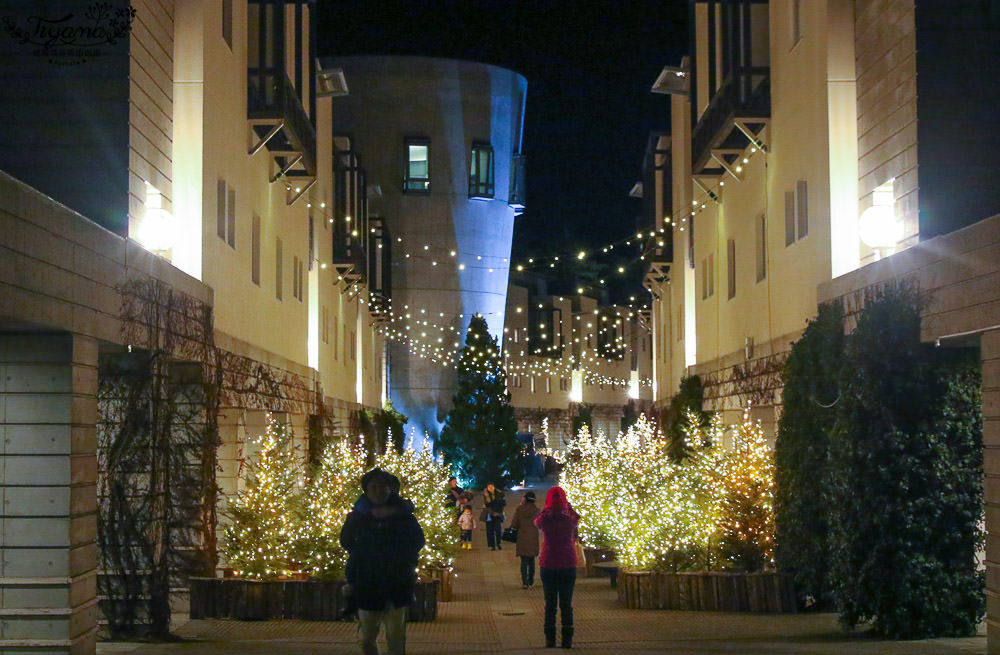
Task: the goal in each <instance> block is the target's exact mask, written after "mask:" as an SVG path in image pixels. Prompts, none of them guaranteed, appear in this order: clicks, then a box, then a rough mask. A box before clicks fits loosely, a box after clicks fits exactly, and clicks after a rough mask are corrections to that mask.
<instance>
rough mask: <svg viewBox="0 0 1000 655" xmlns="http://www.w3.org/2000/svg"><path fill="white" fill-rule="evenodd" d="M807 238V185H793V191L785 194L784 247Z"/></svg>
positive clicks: (801, 182)
mask: <svg viewBox="0 0 1000 655" xmlns="http://www.w3.org/2000/svg"><path fill="white" fill-rule="evenodd" d="M807 236H809V185H808V183H807V182H806V181H805V180H799V181H798V182H796V183H795V190H794V191H788V192H786V193H785V245H786V246H790V245H792V244H793V243H795V242H796V241H798V240H799V239H804V238H806V237H807Z"/></svg>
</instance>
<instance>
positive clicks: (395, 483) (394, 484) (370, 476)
mask: <svg viewBox="0 0 1000 655" xmlns="http://www.w3.org/2000/svg"><path fill="white" fill-rule="evenodd" d="M377 478H380V479H382V480H384V481H385V483H386V485H388V486H389V489H390V490H391V491H394V492H396V493H399V478H397V477H396V476H395V475H393V474H392V473H389V472H388V471H383V470H382V469H380V468H378V467H376V468H373V469H372V470H370V471H368V472H367V473H365V474H364V475H362V476H361V488H362V489H363V490H364V491H368V485H370V484H371V483H372V482H373V481H374V480H375V479H377Z"/></svg>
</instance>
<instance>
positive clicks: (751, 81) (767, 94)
mask: <svg viewBox="0 0 1000 655" xmlns="http://www.w3.org/2000/svg"><path fill="white" fill-rule="evenodd" d="M770 116H771V77H770V68H768V67H766V66H754V67H750V68H746V69H743V70H742V71H741V72H739V73H737V74H736V75H735V76H730V77H729V78H727V79H726V80H725V81H724V82H723V83H722V86H721V87H719V90H718V91H716V93H715V95H714V96H712V100H711V101H710V102H709V103H708V108H707V109H706V110H705V113H704V114H702V116H701V118H700V119H699V120H698V124H697V125H696V126H695V128H694V133H693V134H692V135H691V157H692V161H693V162H694V170H695V172H699V171H701V170H703V169H704V168H705V167H706V164H707V163H708V162H709V160H710V159H711V155H712V149H713V148H718V147H720V146H722V145H723V144H724V143H725V141H726V139H727V138H728V137H729V135H730V134H731V133H732V131H733V128H734V123H733V119H734V118H749V119H754V118H756V119H766V118H770Z"/></svg>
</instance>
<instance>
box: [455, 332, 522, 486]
mask: <svg viewBox="0 0 1000 655" xmlns="http://www.w3.org/2000/svg"><path fill="white" fill-rule="evenodd" d="M506 379H507V375H506V373H505V371H504V369H503V365H502V363H501V360H500V349H499V347H498V346H497V340H496V338H494V337H493V336H492V335H490V333H489V330H488V329H487V326H486V320H485V319H484V318H483V317H482V316H481V315H479V314H477V315H476V316H473V317H472V320H471V321H470V322H469V331H468V334H467V335H466V337H465V347H464V348H463V349H462V354H461V357H460V359H459V363H458V389H457V391H456V393H455V395H454V396H453V397H452V410H451V411H450V412H448V417H447V419H446V420H445V426H444V429H443V430H442V431H441V435H440V436H439V437H438V441H437V444H436V448H437V450H438V451H439V452H441V453H442V454H443V455H444V458H445V460H446V461H447V462H448V463H449V464H452V465H453V466H455V467H456V468H457V469H458V471H459V473H460V474H461V476H462V477H463V478H465V479H466V480H470V481H472V483H473V485H475V486H476V487H478V488H482V487H484V486H486V484H487V483H488V482H499V483H501V484H505V483H509V482H511V481H514V480H520V479H521V477H522V475H523V464H522V455H521V444H520V442H518V440H517V421H516V420H515V419H514V409H513V408H512V407H511V405H510V394H509V393H507V382H506Z"/></svg>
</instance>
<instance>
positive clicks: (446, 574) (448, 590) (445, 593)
mask: <svg viewBox="0 0 1000 655" xmlns="http://www.w3.org/2000/svg"><path fill="white" fill-rule="evenodd" d="M425 575H426V576H427V579H428V580H437V581H438V582H439V583H440V584H439V585H438V600H439V601H440V602H444V603H447V602H450V601H451V599H452V593H453V588H454V583H455V570H454V569H428V570H427V572H426V574H425Z"/></svg>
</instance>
